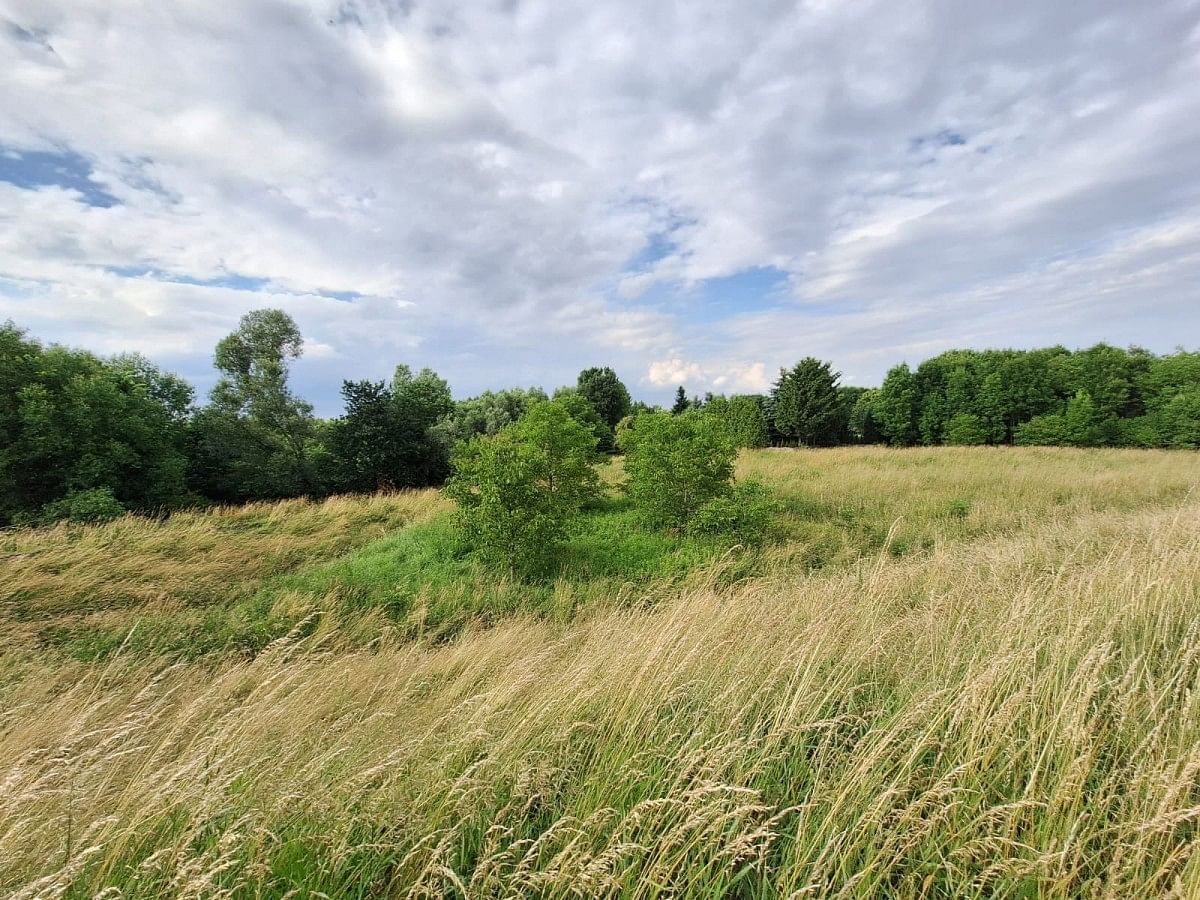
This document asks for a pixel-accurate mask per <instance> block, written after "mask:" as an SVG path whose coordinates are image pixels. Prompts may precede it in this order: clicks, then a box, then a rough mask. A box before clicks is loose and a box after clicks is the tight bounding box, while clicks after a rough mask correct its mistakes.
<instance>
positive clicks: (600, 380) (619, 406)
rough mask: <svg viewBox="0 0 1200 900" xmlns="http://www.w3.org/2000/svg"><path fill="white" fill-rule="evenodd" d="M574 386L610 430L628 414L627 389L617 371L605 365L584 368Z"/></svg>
mask: <svg viewBox="0 0 1200 900" xmlns="http://www.w3.org/2000/svg"><path fill="white" fill-rule="evenodd" d="M575 386H576V389H577V390H578V391H579V393H580V394H581V395H582V396H583V397H584V399H586V400H587V401H588V402H589V403H591V404H592V406H593V407H595V409H596V412H597V413H599V414H600V418H601V419H602V420H603V421H604V423H605V424H606V425H607V426H608V428H609V431H610V432H611V431H612V430H613V429H615V428H616V427H617V423H618V422H620V421H621V420H622V419H623V418H625V417H626V416H627V415H629V412H630V409H631V400H630V397H629V390H628V388H626V387H625V385H624V384H622V383H621V379H619V378H618V377H617V373H616V372H614V371H613V370H612V369H610V368H608V367H607V366H605V367H604V368H596V367H592V368H590V369H584V370H583V371H582V372H580V373H579V379H578V381H577V383H576V385H575ZM602 449H604V448H602Z"/></svg>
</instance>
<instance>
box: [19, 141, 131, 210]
mask: <svg viewBox="0 0 1200 900" xmlns="http://www.w3.org/2000/svg"><path fill="white" fill-rule="evenodd" d="M91 176H92V164H91V163H90V162H88V161H87V159H86V158H84V157H83V156H81V155H80V154H78V153H75V152H74V151H71V150H61V151H58V152H48V151H44V150H28V151H19V150H13V149H10V148H0V181H7V182H8V183H9V184H15V185H16V186H17V187H19V188H26V189H30V190H33V189H37V188H41V187H61V188H64V189H66V190H72V191H78V192H79V193H80V194H82V195H83V199H84V201H85V202H86V203H87V204H88V205H89V206H100V207H106V208H107V207H110V206H116V205H118V203H119V202H120V201H118V200H117V198H116V197H114V196H113V195H112V194H110V193H108V192H107V191H105V190H104V189H103V188H102V187H100V185H98V184H97V183H96V182H95V181H93V180H92V178H91Z"/></svg>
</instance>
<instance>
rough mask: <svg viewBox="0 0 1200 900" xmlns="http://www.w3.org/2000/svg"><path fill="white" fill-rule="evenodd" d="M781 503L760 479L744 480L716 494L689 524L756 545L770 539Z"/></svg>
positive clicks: (691, 527) (702, 531) (696, 530)
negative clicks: (774, 518) (777, 501)
mask: <svg viewBox="0 0 1200 900" xmlns="http://www.w3.org/2000/svg"><path fill="white" fill-rule="evenodd" d="M776 508H777V504H776V502H775V500H774V498H773V497H772V495H771V491H770V490H769V489H768V488H767V487H766V485H764V484H762V482H759V481H752V480H748V481H741V482H738V483H737V484H735V485H734V486H733V490H732V491H730V492H729V493H728V494H727V495H724V496H718V497H713V498H712V499H711V500H709V501H708V502H707V503H705V504H704V505H703V506H701V507H700V509H698V510H697V511H696V515H695V516H694V517H693V518H692V521H691V523H690V524H689V526H688V530H689V531H691V532H692V533H694V534H706V535H715V536H719V537H728V538H732V539H733V540H735V541H736V542H737V543H739V544H745V545H747V546H753V545H755V544H761V543H762V542H763V541H764V540H766V537H767V533H768V531H769V529H770V526H771V518H772V516H773V515H774V513H775V510H776Z"/></svg>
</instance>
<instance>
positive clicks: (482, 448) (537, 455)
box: [446, 401, 600, 574]
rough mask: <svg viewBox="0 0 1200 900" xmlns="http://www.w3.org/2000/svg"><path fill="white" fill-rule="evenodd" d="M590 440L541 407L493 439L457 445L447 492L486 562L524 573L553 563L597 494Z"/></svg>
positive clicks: (555, 411)
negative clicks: (583, 510) (580, 516)
mask: <svg viewBox="0 0 1200 900" xmlns="http://www.w3.org/2000/svg"><path fill="white" fill-rule="evenodd" d="M595 454H596V436H595V434H593V433H592V432H591V431H590V430H589V429H588V428H586V427H585V426H584V425H582V424H580V423H579V422H578V421H577V420H576V419H575V418H573V417H572V415H571V413H570V412H569V411H568V410H567V408H566V407H565V406H564V405H563V404H561V403H558V402H555V401H550V402H543V403H539V404H537V405H535V406H533V407H531V408H530V410H529V412H528V413H526V414H525V416H524V417H523V418H522V419H521V420H520V421H519V422H517V423H516V424H513V425H510V426H508V427H507V428H504V429H503V430H502V431H500V433H499V434H497V435H496V436H495V437H490V438H489V437H475V438H472V439H471V440H469V441H467V442H465V443H462V444H459V445H458V447H457V448H456V450H455V452H454V456H453V458H452V460H451V462H452V465H453V466H454V470H455V472H454V475H453V476H452V477H451V479H450V480H449V482H447V484H446V494H447V496H449V497H450V498H452V499H454V500H456V501H457V502H458V513H457V518H458V522H459V525H460V527H461V529H462V531H463V533H464V534H465V536H466V537H467V539H468V540H469V541H470V543H471V544H472V545H473V547H474V549H475V550H476V552H477V553H478V554H479V555H480V556H481V557H482V558H483V559H484V560H485V561H486V562H488V563H490V564H492V565H497V566H502V567H505V568H508V569H511V570H514V571H518V572H521V573H523V574H535V573H539V572H544V571H546V570H547V569H548V568H550V567H551V566H552V565H553V563H554V562H555V561H556V560H557V556H558V552H559V550H560V548H561V546H562V544H563V542H564V541H565V540H566V538H567V536H568V535H569V533H570V531H571V530H572V527H573V525H574V520H575V519H576V518H577V516H578V514H579V511H580V509H581V508H582V507H583V505H584V504H585V503H587V502H588V501H590V500H592V499H594V498H596V497H597V496H598V495H599V484H600V482H599V478H598V477H597V475H596V471H595V469H594V468H593V463H594V460H595Z"/></svg>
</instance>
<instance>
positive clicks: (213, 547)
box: [0, 490, 447, 674]
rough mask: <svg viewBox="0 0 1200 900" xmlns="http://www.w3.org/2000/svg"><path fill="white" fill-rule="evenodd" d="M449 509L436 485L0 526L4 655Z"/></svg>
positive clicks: (239, 583) (165, 606) (186, 602)
mask: <svg viewBox="0 0 1200 900" xmlns="http://www.w3.org/2000/svg"><path fill="white" fill-rule="evenodd" d="M446 506H447V503H446V501H444V500H443V499H442V498H441V497H440V495H439V494H438V493H437V492H436V491H432V490H427V491H408V492H403V493H397V494H378V495H373V496H345V497H332V498H329V499H327V500H321V501H316V502H312V501H307V500H285V501H281V502H277V503H252V504H247V505H245V506H240V507H221V508H215V509H209V510H200V511H192V512H180V513H176V514H175V515H172V516H171V517H170V518H169V519H167V520H165V521H156V520H152V519H146V518H141V517H137V516H126V517H124V518H122V519H119V520H117V521H115V522H111V523H108V524H105V525H94V526H81V525H68V524H61V525H58V526H56V527H54V528H40V529H24V528H22V529H9V530H0V656H2V655H3V654H5V653H12V652H14V651H16V650H20V651H22V652H29V651H31V650H34V649H36V647H37V646H38V643H39V640H38V636H39V634H40V633H41V631H42V630H43V628H44V627H45V626H47V625H53V626H54V627H58V628H66V627H70V626H72V625H74V624H78V623H80V622H86V621H89V620H96V621H101V620H113V621H117V622H119V623H121V624H124V625H127V626H130V627H131V626H132V625H133V624H134V623H135V622H136V619H137V616H138V615H140V614H142V613H144V612H146V611H147V610H150V609H154V610H158V611H169V610H174V609H183V608H186V607H188V606H197V605H204V604H212V603H228V602H229V601H230V600H232V599H234V598H235V597H239V596H245V595H247V594H249V593H250V592H252V591H253V590H254V588H255V587H257V586H258V584H259V583H261V581H262V580H263V579H265V578H267V577H269V576H272V575H277V574H280V573H282V572H287V571H290V570H292V569H296V568H299V567H301V566H304V565H309V564H313V563H317V562H320V561H322V560H327V559H331V558H333V557H335V556H338V555H339V554H342V553H345V552H346V551H348V550H351V549H353V548H355V547H358V546H361V545H362V544H365V543H367V542H369V541H372V540H375V539H377V538H380V537H383V536H384V535H387V534H389V533H391V532H394V531H395V530H396V529H397V528H402V527H404V526H405V525H409V524H413V523H415V522H421V521H425V520H427V519H428V518H429V517H430V516H432V515H433V514H434V513H435V512H436V511H437V510H439V509H443V508H446ZM0 669H2V667H0ZM0 674H2V671H0Z"/></svg>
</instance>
